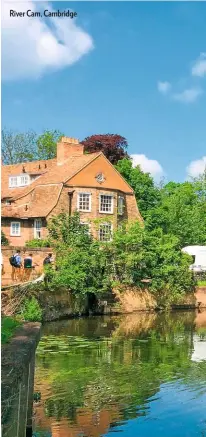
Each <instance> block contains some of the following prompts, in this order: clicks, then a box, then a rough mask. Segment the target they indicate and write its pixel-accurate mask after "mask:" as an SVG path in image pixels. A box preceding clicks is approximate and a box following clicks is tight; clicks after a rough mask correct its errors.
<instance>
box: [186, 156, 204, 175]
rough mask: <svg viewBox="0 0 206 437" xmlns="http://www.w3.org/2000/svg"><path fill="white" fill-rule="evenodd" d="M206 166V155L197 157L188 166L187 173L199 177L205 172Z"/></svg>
mask: <svg viewBox="0 0 206 437" xmlns="http://www.w3.org/2000/svg"><path fill="white" fill-rule="evenodd" d="M205 168H206V156H203V157H202V158H201V159H197V160H196V161H192V162H191V163H190V164H189V165H188V167H187V174H188V175H189V176H192V177H193V178H195V177H198V176H199V175H201V174H203V173H204V171H205Z"/></svg>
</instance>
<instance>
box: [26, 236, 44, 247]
mask: <svg viewBox="0 0 206 437" xmlns="http://www.w3.org/2000/svg"><path fill="white" fill-rule="evenodd" d="M25 246H26V247H29V248H30V249H35V248H38V247H50V242H49V240H48V239H47V240H41V239H39V238H34V239H33V240H29V241H26V243H25Z"/></svg>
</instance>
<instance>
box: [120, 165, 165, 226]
mask: <svg viewBox="0 0 206 437" xmlns="http://www.w3.org/2000/svg"><path fill="white" fill-rule="evenodd" d="M116 169H117V170H118V171H119V172H120V173H121V175H122V176H123V177H124V179H125V180H126V181H127V182H128V184H129V185H130V186H131V187H132V188H133V190H134V193H135V197H136V199H137V203H138V207H139V210H140V212H141V214H142V216H143V218H144V219H145V218H146V217H147V215H148V211H149V210H150V209H151V208H154V207H155V206H156V205H157V204H158V203H159V201H160V190H159V189H158V188H157V187H156V186H155V184H154V180H153V178H152V177H151V175H150V174H149V173H143V171H142V170H141V169H140V167H139V166H137V167H135V168H133V167H132V161H130V160H129V159H122V160H120V161H119V162H118V163H117V165H116Z"/></svg>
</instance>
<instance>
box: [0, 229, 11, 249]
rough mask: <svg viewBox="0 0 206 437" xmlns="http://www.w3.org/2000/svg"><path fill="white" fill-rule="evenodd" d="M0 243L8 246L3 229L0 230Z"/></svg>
mask: <svg viewBox="0 0 206 437" xmlns="http://www.w3.org/2000/svg"><path fill="white" fill-rule="evenodd" d="M1 245H2V246H9V240H8V238H6V235H5V233H4V231H1Z"/></svg>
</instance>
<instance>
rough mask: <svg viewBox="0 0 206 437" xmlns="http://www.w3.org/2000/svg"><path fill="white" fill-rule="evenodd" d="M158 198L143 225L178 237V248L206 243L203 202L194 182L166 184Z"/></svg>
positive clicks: (197, 186)
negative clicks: (158, 228) (159, 198)
mask: <svg viewBox="0 0 206 437" xmlns="http://www.w3.org/2000/svg"><path fill="white" fill-rule="evenodd" d="M160 194H161V201H160V202H159V205H158V206H157V207H156V208H152V209H151V210H150V211H148V214H147V220H146V227H147V229H148V230H153V229H155V228H157V227H161V228H162V230H163V232H164V233H165V234H167V233H168V234H173V235H175V236H176V237H178V238H179V240H180V244H181V247H184V246H187V245H192V244H194V245H195V244H200V245H203V244H205V243H206V201H205V198H204V195H203V194H204V193H203V190H201V189H200V184H199V182H198V181H197V180H196V181H195V182H184V183H181V184H180V183H174V182H170V183H169V184H167V185H165V186H164V187H163V188H162V189H161V191H160Z"/></svg>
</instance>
